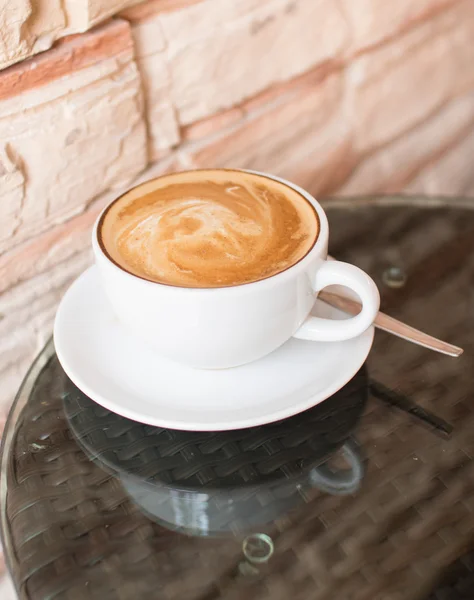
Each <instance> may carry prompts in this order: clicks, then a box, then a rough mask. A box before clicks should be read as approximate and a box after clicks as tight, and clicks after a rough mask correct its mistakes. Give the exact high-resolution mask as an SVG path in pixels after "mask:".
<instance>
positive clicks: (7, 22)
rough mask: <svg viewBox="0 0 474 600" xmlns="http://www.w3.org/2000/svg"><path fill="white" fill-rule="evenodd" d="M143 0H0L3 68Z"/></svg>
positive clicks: (0, 44)
mask: <svg viewBox="0 0 474 600" xmlns="http://www.w3.org/2000/svg"><path fill="white" fill-rule="evenodd" d="M139 1H140V0H63V1H62V0H0V31H1V33H2V35H1V36H0V69H3V68H5V67H7V66H8V65H11V64H13V63H16V62H18V61H20V60H23V59H25V58H27V57H29V56H32V55H34V54H37V53H38V52H42V51H44V50H47V49H48V48H51V46H52V45H53V43H54V41H55V40H57V39H60V38H62V37H64V36H67V35H70V34H72V33H80V32H84V31H87V30H88V29H90V28H91V27H93V26H94V25H96V24H97V23H99V22H101V21H103V20H105V19H107V18H108V17H109V16H111V15H114V14H116V13H117V12H119V11H120V10H122V9H123V8H125V7H126V6H131V5H133V4H136V3H137V2H139Z"/></svg>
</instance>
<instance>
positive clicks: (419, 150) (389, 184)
mask: <svg viewBox="0 0 474 600" xmlns="http://www.w3.org/2000/svg"><path fill="white" fill-rule="evenodd" d="M472 127H474V92H471V93H469V94H467V95H465V96H463V97H461V98H458V99H455V100H453V101H452V102H450V103H449V104H448V105H447V106H446V107H444V108H443V109H442V110H440V111H439V112H438V113H437V114H436V115H434V116H433V117H431V118H430V119H429V120H428V121H426V122H425V123H423V124H422V125H420V126H418V127H417V128H415V129H414V130H412V131H411V132H409V133H407V134H405V135H404V136H402V137H400V138H399V139H397V140H395V141H393V142H392V143H390V144H389V145H387V146H385V147H383V148H380V149H378V150H376V151H375V152H374V153H373V154H372V155H371V156H368V157H367V158H366V159H365V160H363V161H362V162H361V163H360V164H359V165H358V166H357V168H356V169H355V170H354V172H353V173H352V175H351V177H350V178H349V179H348V180H347V181H346V182H345V183H344V184H343V185H342V186H341V187H340V188H339V189H338V190H337V194H338V195H339V194H340V195H346V194H348V195H353V194H354V195H357V194H366V193H396V192H399V191H401V190H403V189H404V188H405V186H407V185H408V182H409V181H410V180H412V179H413V177H415V176H416V174H417V173H418V172H419V171H421V170H422V169H423V168H425V167H426V166H427V165H430V164H432V163H433V161H435V160H437V159H438V158H439V156H440V155H442V154H443V153H445V152H446V151H447V150H448V149H450V148H452V147H453V146H456V144H457V143H458V142H459V141H460V140H462V139H463V137H464V136H465V133H466V131H469V130H470V129H471V128H472ZM468 161H469V159H468V157H467V156H466V158H465V160H464V165H463V167H461V166H460V168H461V169H463V168H464V169H466V166H467V163H468ZM471 170H472V169H471ZM437 181H438V184H440V183H441V182H440V179H438V180H437ZM433 191H434V190H433ZM454 191H455V189H453V192H454ZM436 193H439V191H438V192H436Z"/></svg>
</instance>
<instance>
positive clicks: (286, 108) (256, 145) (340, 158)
mask: <svg viewBox="0 0 474 600" xmlns="http://www.w3.org/2000/svg"><path fill="white" fill-rule="evenodd" d="M182 153H183V154H185V155H187V157H188V158H187V160H188V163H189V164H190V165H191V166H193V167H211V166H217V167H238V168H250V169H256V170H260V171H264V172H268V173H273V174H276V175H280V176H283V177H287V178H288V179H290V180H292V181H295V182H296V183H298V184H300V185H302V186H303V187H305V188H306V189H308V190H309V191H311V192H313V193H315V194H320V193H327V192H328V191H329V190H331V189H332V188H333V186H335V185H336V184H337V182H338V181H339V179H340V178H341V177H344V176H345V175H346V172H347V170H350V169H351V168H352V167H353V159H354V157H353V154H352V152H351V136H350V128H349V124H348V122H347V120H346V118H345V114H344V101H343V82H342V77H341V74H334V75H332V76H331V77H328V78H326V79H325V80H324V81H323V82H320V83H319V84H317V85H315V86H313V87H312V88H311V87H309V88H308V87H307V86H302V87H301V88H300V87H298V86H296V89H294V90H293V91H290V90H289V91H288V92H287V93H286V94H284V95H283V96H279V97H277V99H276V100H275V101H274V102H271V103H270V104H269V105H267V106H266V107H260V108H259V110H258V111H256V112H249V113H248V114H246V116H245V117H244V119H242V120H241V121H240V122H238V123H237V124H234V125H232V126H231V127H230V129H229V130H228V131H226V132H224V134H222V135H220V136H214V138H213V139H212V140H211V141H208V142H200V143H194V144H189V145H188V146H187V147H183V149H182Z"/></svg>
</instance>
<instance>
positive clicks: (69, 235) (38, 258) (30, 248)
mask: <svg viewBox="0 0 474 600" xmlns="http://www.w3.org/2000/svg"><path fill="white" fill-rule="evenodd" d="M182 168H183V166H182V165H181V164H180V163H179V158H177V157H175V156H171V157H169V158H167V159H166V160H162V161H160V162H159V163H155V164H154V165H152V166H151V167H149V168H148V169H146V170H145V171H143V172H142V173H141V174H140V175H139V177H137V178H136V179H135V180H134V181H133V182H131V183H130V184H129V185H127V186H124V187H123V189H118V190H114V191H111V192H107V193H105V194H102V195H101V196H100V197H99V198H97V199H96V200H95V201H94V202H93V203H92V204H91V205H90V206H89V207H88V208H87V210H85V211H84V212H83V213H81V214H79V215H77V216H75V217H73V218H71V219H69V220H68V221H66V222H65V223H61V224H59V225H57V226H55V227H53V228H51V229H49V230H48V231H46V232H44V233H43V234H42V235H38V236H36V237H34V238H33V239H32V240H28V241H26V242H24V243H22V244H19V245H17V246H15V247H14V248H13V249H11V250H10V251H9V252H5V253H4V254H3V255H0V300H1V297H2V296H1V294H2V293H4V292H6V291H8V290H9V289H10V288H13V287H14V286H16V285H18V284H19V283H21V282H23V281H25V280H28V279H32V278H33V277H35V276H37V275H38V274H40V273H43V272H45V271H47V270H48V269H50V268H52V267H53V266H54V265H56V264H58V263H59V262H65V261H67V260H70V259H72V258H73V257H74V255H76V254H78V253H80V252H82V251H84V250H85V249H87V248H88V247H89V246H90V239H91V231H92V226H93V224H94V222H95V221H96V219H97V217H98V216H99V214H100V212H101V211H102V209H103V208H104V207H105V206H106V205H107V204H109V202H112V200H114V199H115V198H116V197H117V196H118V195H120V194H121V193H122V192H125V191H126V190H127V189H128V188H129V187H130V186H132V185H137V184H139V183H141V182H143V181H146V180H147V179H152V178H153V177H158V176H159V175H163V174H164V173H168V172H172V171H177V170H180V169H182ZM0 367H1V361H0Z"/></svg>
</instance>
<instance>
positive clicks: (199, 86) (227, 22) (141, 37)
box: [127, 0, 349, 126]
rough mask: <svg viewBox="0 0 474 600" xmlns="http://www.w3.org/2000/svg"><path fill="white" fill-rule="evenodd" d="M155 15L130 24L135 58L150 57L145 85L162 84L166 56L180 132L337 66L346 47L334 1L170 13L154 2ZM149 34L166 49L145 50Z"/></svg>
mask: <svg viewBox="0 0 474 600" xmlns="http://www.w3.org/2000/svg"><path fill="white" fill-rule="evenodd" d="M155 8H156V11H155V12H153V13H151V14H150V13H149V12H147V13H146V18H137V19H136V20H135V21H133V23H132V26H133V29H134V37H135V39H136V40H137V44H138V46H139V47H140V52H141V53H147V54H148V55H149V56H151V54H153V56H155V57H156V59H155V60H156V64H157V68H156V73H155V72H154V69H153V61H150V65H149V66H150V68H149V70H148V71H147V72H146V73H145V74H144V79H145V81H147V80H150V79H152V78H155V79H158V80H160V81H162V79H163V68H162V64H161V57H159V56H158V55H161V54H164V55H165V56H166V64H167V65H168V69H169V71H168V73H169V94H170V98H171V103H172V105H173V106H174V107H175V110H176V115H177V119H178V122H179V124H180V125H182V126H185V125H189V124H191V123H193V122H195V121H198V120H201V119H205V118H207V117H209V116H210V115H213V114H215V113H218V112H221V111H224V110H226V109H228V108H231V107H233V106H235V105H237V104H239V103H240V102H242V101H243V100H245V99H246V98H249V97H251V96H253V95H254V94H257V93H259V92H261V91H263V90H265V89H266V88H268V87H269V86H271V85H273V84H274V83H277V82H280V81H285V80H288V79H291V78H293V77H296V76H298V75H300V74H302V73H304V72H306V71H308V70H310V69H312V68H314V67H315V66H317V65H319V64H324V63H326V62H327V61H336V60H337V59H338V57H340V56H341V55H342V54H343V51H344V48H345V47H346V46H347V44H348V33H349V32H348V28H347V24H346V21H345V19H344V17H343V15H342V13H341V11H340V10H339V7H338V5H337V4H336V3H335V2H333V1H332V0H313V1H312V2H307V1H305V0H267V1H265V2H261V1H260V0H244V1H241V2H235V1H234V0H219V2H216V1H215V0H202V1H201V2H197V3H191V4H189V5H187V6H184V7H182V8H181V9H180V10H175V11H170V10H163V11H162V10H160V3H159V2H158V3H156V4H155ZM136 10H137V11H139V8H137V9H136ZM129 12H130V11H129ZM132 12H133V11H132ZM127 14H129V13H127ZM315 24H317V36H316V38H317V39H315ZM150 31H154V32H155V36H161V35H162V36H163V37H164V39H165V42H166V44H165V48H164V50H157V51H156V52H152V51H151V48H152V47H153V46H154V45H156V41H155V40H154V39H153V36H152V35H150ZM237 57H238V59H237ZM148 85H152V84H148ZM158 102H159V103H161V102H162V96H161V95H158ZM150 106H151V102H150V103H149V108H150Z"/></svg>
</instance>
